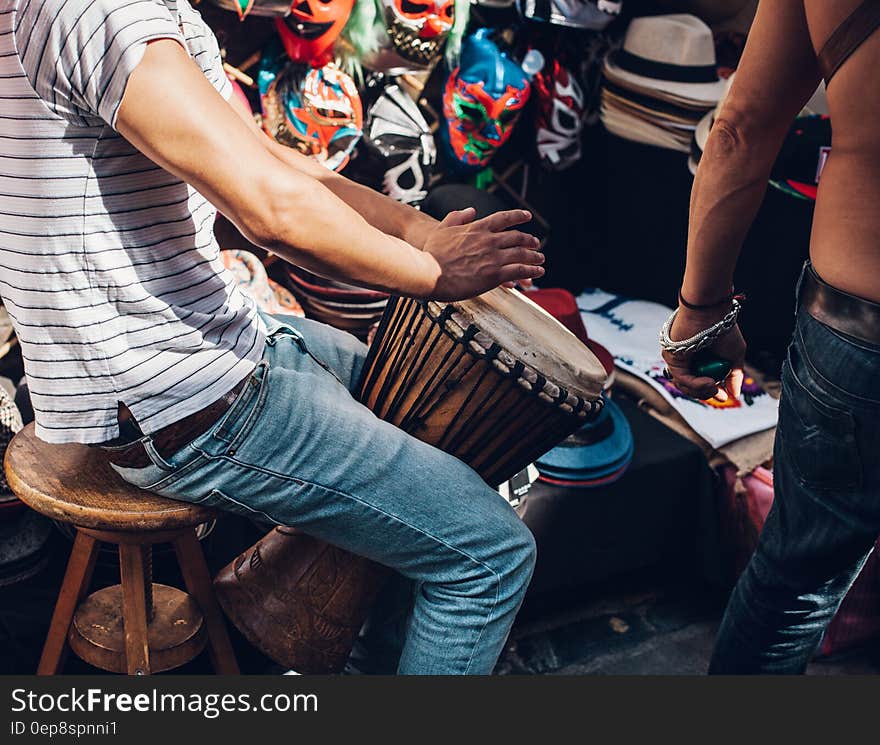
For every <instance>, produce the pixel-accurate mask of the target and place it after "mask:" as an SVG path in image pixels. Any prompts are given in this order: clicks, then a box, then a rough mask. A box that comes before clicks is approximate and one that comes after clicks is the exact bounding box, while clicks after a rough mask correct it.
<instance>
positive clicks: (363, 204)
mask: <svg viewBox="0 0 880 745" xmlns="http://www.w3.org/2000/svg"><path fill="white" fill-rule="evenodd" d="M229 103H230V105H231V106H232V108H234V109H235V111H236V113H237V114H238V115H239V116H241V117H242V119H244V121H245V122H246V123H247V124H248V128H249V129H250V130H251V131H252V132H253V133H254V134H255V135H256V136H257V137H259V141H260V143H261V144H262V145H263V147H265V148H266V149H267V150H268V151H269V152H270V153H272V155H273V156H274V157H276V158H278V159H279V160H280V161H282V162H283V163H285V164H286V165H288V166H290V167H291V168H295V169H296V170H297V171H300V172H301V173H304V174H306V175H308V176H310V177H312V178H314V179H316V180H318V181H320V182H321V183H322V184H324V186H326V187H327V188H328V189H330V191H332V192H333V193H334V194H335V195H336V196H338V197H339V198H340V199H341V200H342V201H343V202H345V203H346V204H347V205H348V206H349V207H351V208H352V209H354V210H355V211H356V212H357V213H358V214H359V215H360V216H361V217H363V218H364V219H365V220H366V221H367V222H368V223H370V225H372V226H373V227H374V228H378V229H379V230H381V231H382V232H383V233H388V234H389V235H394V236H397V237H398V238H401V239H403V240H405V241H406V242H407V243H411V244H412V245H413V246H415V247H416V248H423V247H424V244H425V242H426V240H427V238H428V236H429V235H430V233H431V231H432V230H433V229H434V228H435V227H437V225H438V224H439V222H438V221H437V220H435V219H434V218H433V217H430V216H428V215H426V214H424V213H423V212H419V210H417V209H413V208H412V207H410V206H409V205H406V204H401V203H400V202H396V201H395V200H393V199H391V198H390V197H387V196H385V195H384V194H380V193H379V192H377V191H374V190H373V189H370V188H369V187H367V186H364V185H362V184H358V183H356V182H354V181H352V180H350V179H347V178H345V177H344V176H341V175H340V174H338V173H336V172H335V171H331V170H329V169H328V168H324V166H322V165H321V164H320V163H317V162H316V161H314V160H312V159H311V158H307V157H306V156H305V155H303V154H302V153H299V152H297V151H296V150H294V149H293V148H290V147H285V146H284V145H281V144H280V143H278V142H276V141H275V140H274V139H272V138H271V137H269V136H268V135H266V133H265V132H263V130H261V129H260V128H259V127H258V126H257V124H256V122H255V121H254V116H253V114H252V112H251V110H250V109H249V108H247V106H245V104H244V102H243V101H241V100H240V99H239V98H238V97H236V96H233V97H232V98H231V99H230V100H229Z"/></svg>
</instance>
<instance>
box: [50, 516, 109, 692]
mask: <svg viewBox="0 0 880 745" xmlns="http://www.w3.org/2000/svg"><path fill="white" fill-rule="evenodd" d="M97 558H98V542H97V541H96V540H95V539H94V538H92V537H91V536H89V535H86V534H85V533H81V532H80V531H77V532H76V540H74V542H73V550H72V551H71V552H70V558H69V559H68V560H67V569H66V570H65V572H64V581H63V582H62V583H61V591H60V592H59V593H58V600H57V602H56V603H55V611H54V612H53V613H52V621H51V622H50V623H49V633H48V634H47V635H46V643H45V644H44V645H43V653H42V654H41V655H40V664H39V666H38V667H37V675H55V674H56V673H57V672H58V670H59V669H60V668H61V662H62V659H63V657H64V653H65V651H66V650H67V632H68V631H69V630H70V623H71V621H73V614H74V613H75V612H76V607H77V605H79V603H80V601H81V600H82V599H83V598H84V597H85V596H86V593H87V592H88V590H89V585H90V584H91V582H92V574H93V573H94V571H95V560H96V559H97Z"/></svg>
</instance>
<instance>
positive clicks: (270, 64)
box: [258, 53, 363, 171]
mask: <svg viewBox="0 0 880 745" xmlns="http://www.w3.org/2000/svg"><path fill="white" fill-rule="evenodd" d="M281 60H282V64H279V58H278V57H277V56H275V55H272V54H271V53H270V54H269V55H264V57H263V60H262V62H261V69H260V73H259V78H258V80H259V88H260V100H261V103H262V109H263V128H264V129H265V130H266V132H268V133H269V134H270V135H271V136H272V137H274V138H275V139H276V140H277V141H278V142H280V143H281V144H283V145H287V146H288V147H293V148H296V149H297V150H299V151H300V152H301V153H303V154H304V155H308V156H310V157H312V158H314V159H315V160H317V161H318V162H319V163H321V164H322V165H323V166H325V167H326V168H328V169H330V170H332V171H339V170H341V169H342V168H344V167H345V164H346V163H348V159H349V157H350V155H351V153H352V151H353V150H354V148H355V146H356V145H357V143H358V140H360V138H361V134H362V131H363V108H362V106H361V99H360V96H359V95H358V91H357V87H356V86H355V84H354V81H353V80H352V79H351V78H350V77H349V76H348V75H346V74H345V73H344V72H343V71H342V70H340V69H339V68H338V67H337V66H336V65H335V64H333V63H332V62H328V63H327V64H326V65H323V66H321V67H310V66H308V65H302V64H299V63H295V62H284V61H283V58H281Z"/></svg>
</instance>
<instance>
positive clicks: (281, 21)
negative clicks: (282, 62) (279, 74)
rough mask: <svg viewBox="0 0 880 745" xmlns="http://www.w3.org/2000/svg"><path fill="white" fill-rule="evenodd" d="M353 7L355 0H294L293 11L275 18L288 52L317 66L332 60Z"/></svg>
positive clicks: (294, 57)
mask: <svg viewBox="0 0 880 745" xmlns="http://www.w3.org/2000/svg"><path fill="white" fill-rule="evenodd" d="M352 7H354V0H294V2H293V5H292V6H291V8H290V15H288V16H287V17H285V18H276V19H275V26H276V28H277V29H278V35H279V36H280V37H281V41H282V42H283V43H284V49H285V51H286V52H287V56H288V57H290V59H292V60H293V61H294V62H309V63H311V64H312V65H315V66H320V65H323V64H324V63H326V62H329V61H330V60H331V59H332V52H333V42H335V41H336V39H337V38H338V36H339V34H340V32H341V31H342V29H343V27H344V26H345V24H346V23H347V22H348V19H349V16H350V15H351V9H352Z"/></svg>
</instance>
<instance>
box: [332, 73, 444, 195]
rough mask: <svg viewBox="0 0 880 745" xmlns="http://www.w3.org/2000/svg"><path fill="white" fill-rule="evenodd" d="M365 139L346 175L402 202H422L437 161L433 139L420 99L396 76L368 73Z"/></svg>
mask: <svg viewBox="0 0 880 745" xmlns="http://www.w3.org/2000/svg"><path fill="white" fill-rule="evenodd" d="M363 95H364V98H365V99H367V100H372V103H371V104H368V105H367V113H366V122H365V125H364V137H363V139H362V140H361V144H360V145H359V147H358V152H357V157H355V158H353V159H352V161H351V164H350V165H349V166H348V168H346V171H345V175H346V176H348V177H349V178H352V179H353V180H355V181H358V182H360V183H363V184H366V185H368V186H371V187H372V188H374V189H377V190H380V191H382V192H384V193H385V194H387V195H388V196H389V197H391V198H392V199H396V200H397V201H398V202H403V203H404V204H409V205H412V206H414V207H415V206H418V205H419V204H421V202H422V200H423V199H424V198H425V196H426V195H427V188H428V182H429V180H430V178H431V174H432V172H433V169H434V164H435V162H436V160H437V150H436V148H435V146H434V137H433V135H432V134H431V130H430V128H429V127H428V123H427V122H426V121H425V118H424V117H423V116H422V112H421V111H419V107H418V105H416V102H415V101H413V100H412V98H410V96H409V95H408V94H407V93H406V92H405V91H404V90H403V89H402V88H401V87H400V86H399V85H398V84H397V83H396V82H394V80H393V79H392V80H391V81H390V82H389V80H388V78H386V77H385V76H384V75H381V74H377V75H373V76H371V77H370V79H369V80H368V81H367V83H366V85H365V86H364V91H363Z"/></svg>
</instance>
